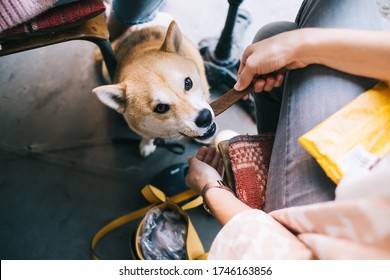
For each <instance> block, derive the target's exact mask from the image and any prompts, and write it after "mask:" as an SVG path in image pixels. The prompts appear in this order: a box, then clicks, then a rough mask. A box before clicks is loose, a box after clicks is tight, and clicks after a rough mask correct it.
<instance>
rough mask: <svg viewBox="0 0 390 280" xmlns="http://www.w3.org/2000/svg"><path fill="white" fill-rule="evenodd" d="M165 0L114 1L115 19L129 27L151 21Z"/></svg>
mask: <svg viewBox="0 0 390 280" xmlns="http://www.w3.org/2000/svg"><path fill="white" fill-rule="evenodd" d="M163 2H164V0H146V1H145V0H113V3H112V8H113V11H114V13H115V17H116V18H117V19H118V20H120V21H122V22H123V23H125V24H128V25H135V24H140V23H144V22H148V21H151V20H152V19H153V18H154V16H155V14H156V12H157V11H158V9H159V8H160V6H161V5H162V4H163Z"/></svg>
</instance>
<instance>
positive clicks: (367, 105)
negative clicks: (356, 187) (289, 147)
mask: <svg viewBox="0 0 390 280" xmlns="http://www.w3.org/2000/svg"><path fill="white" fill-rule="evenodd" d="M298 141H299V143H300V144H301V145H302V146H303V147H304V148H305V149H306V150H307V151H308V152H309V153H310V154H311V155H312V156H313V157H314V158H315V159H316V160H317V162H318V163H319V164H320V165H321V167H322V168H323V170H324V171H325V173H326V174H327V175H328V177H329V178H331V179H332V180H333V181H334V182H335V183H336V184H337V183H338V182H339V181H340V179H341V178H342V177H343V176H344V175H345V174H347V173H348V174H358V173H359V172H360V171H361V170H364V169H370V168H371V167H372V166H374V165H375V164H376V163H377V162H379V161H380V159H381V158H383V157H384V156H385V155H387V154H388V153H389V152H390V88H389V83H388V82H381V83H379V84H377V85H376V86H375V87H374V88H372V89H370V90H368V91H366V92H364V93H362V94H361V95H359V96H358V97H356V98H355V99H354V100H352V101H351V102H350V103H348V104H347V105H346V106H344V107H343V108H342V109H340V110H339V111H337V112H336V113H335V114H333V115H332V116H330V117H329V118H328V119H326V120H325V121H323V122H322V123H320V124H319V125H318V126H316V127H315V128H313V129H312V130H310V131H309V132H307V133H306V134H304V135H303V136H301V137H300V138H299V139H298Z"/></svg>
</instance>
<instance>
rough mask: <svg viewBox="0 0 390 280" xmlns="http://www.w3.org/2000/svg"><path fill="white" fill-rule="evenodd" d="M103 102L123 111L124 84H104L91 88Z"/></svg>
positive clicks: (124, 98)
mask: <svg viewBox="0 0 390 280" xmlns="http://www.w3.org/2000/svg"><path fill="white" fill-rule="evenodd" d="M92 91H93V92H94V93H95V94H96V96H97V97H98V98H99V100H100V101H101V102H103V104H105V105H107V106H108V107H110V108H112V109H114V110H116V111H117V112H119V113H124V112H125V110H126V106H127V100H126V85H125V84H123V83H120V84H115V85H105V86H100V87H97V88H94V89H93V90H92Z"/></svg>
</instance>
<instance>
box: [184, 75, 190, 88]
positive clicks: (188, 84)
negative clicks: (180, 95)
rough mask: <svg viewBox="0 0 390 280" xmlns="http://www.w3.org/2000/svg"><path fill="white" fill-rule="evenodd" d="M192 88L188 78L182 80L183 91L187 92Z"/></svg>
mask: <svg viewBox="0 0 390 280" xmlns="http://www.w3.org/2000/svg"><path fill="white" fill-rule="evenodd" d="M191 88H192V80H191V78H190V77H187V78H185V79H184V89H185V90H186V91H189V90H190V89H191Z"/></svg>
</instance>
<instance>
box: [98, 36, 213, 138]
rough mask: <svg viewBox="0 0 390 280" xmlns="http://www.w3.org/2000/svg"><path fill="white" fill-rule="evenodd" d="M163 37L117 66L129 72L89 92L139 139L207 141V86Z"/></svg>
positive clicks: (210, 118)
mask: <svg viewBox="0 0 390 280" xmlns="http://www.w3.org/2000/svg"><path fill="white" fill-rule="evenodd" d="M169 32H170V31H169V30H168V33H167V38H168V36H172V34H171V35H170V34H169ZM167 38H166V40H165V42H164V44H163V46H162V47H161V49H160V50H158V51H156V52H153V53H150V54H149V55H145V56H142V57H139V58H137V59H136V60H135V61H133V62H132V63H131V64H130V65H123V67H124V69H123V70H122V73H129V74H128V75H126V76H125V77H124V78H123V79H120V80H122V82H120V83H118V84H114V85H107V86H101V87H98V88H96V89H94V92H95V93H96V94H97V96H98V97H99V99H100V100H101V101H102V102H103V103H104V104H106V105H108V106H109V107H111V108H113V109H115V110H117V111H118V112H120V113H122V114H123V116H124V118H125V119H126V121H127V123H128V125H129V126H130V128H131V129H132V130H134V131H135V132H137V133H138V134H140V135H141V136H143V137H144V138H157V137H161V138H169V139H178V138H181V137H182V136H188V137H191V138H195V139H196V140H198V141H201V142H202V141H207V140H208V139H210V138H211V137H212V136H214V134H215V132H216V125H215V123H214V113H213V110H212V109H211V107H210V105H209V104H208V98H209V92H208V88H207V87H206V86H205V85H204V82H203V83H202V77H201V74H200V73H199V70H198V68H197V65H196V64H195V62H194V61H193V60H191V59H189V58H186V57H185V56H183V55H180V46H177V45H175V40H176V44H178V42H179V41H178V40H177V38H176V39H173V40H174V41H173V42H168V43H167ZM169 44H171V45H169Z"/></svg>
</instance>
